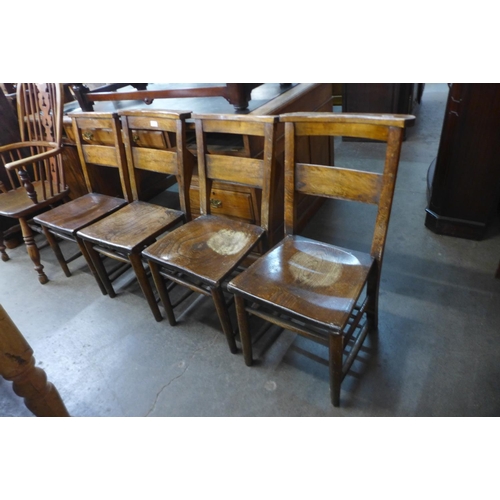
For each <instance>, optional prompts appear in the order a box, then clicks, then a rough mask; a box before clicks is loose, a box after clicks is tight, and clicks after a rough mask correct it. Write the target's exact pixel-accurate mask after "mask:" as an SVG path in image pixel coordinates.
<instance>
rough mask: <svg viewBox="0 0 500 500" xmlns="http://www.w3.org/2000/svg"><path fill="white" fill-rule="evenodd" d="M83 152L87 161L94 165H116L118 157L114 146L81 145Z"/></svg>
mask: <svg viewBox="0 0 500 500" xmlns="http://www.w3.org/2000/svg"><path fill="white" fill-rule="evenodd" d="M82 149H83V154H84V155H85V160H86V161H87V162H88V163H94V164H96V165H105V166H107V167H117V166H118V164H119V163H118V159H117V157H116V151H115V148H110V147H108V146H94V145H92V146H91V145H88V146H83V148H82Z"/></svg>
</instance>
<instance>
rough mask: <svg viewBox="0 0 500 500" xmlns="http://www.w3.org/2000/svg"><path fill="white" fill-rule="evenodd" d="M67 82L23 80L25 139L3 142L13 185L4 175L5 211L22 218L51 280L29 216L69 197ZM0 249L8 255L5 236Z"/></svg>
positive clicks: (1, 196)
mask: <svg viewBox="0 0 500 500" xmlns="http://www.w3.org/2000/svg"><path fill="white" fill-rule="evenodd" d="M61 95H62V86H61V85H60V84H55V83H19V84H18V85H17V97H16V101H17V114H18V120H19V130H20V137H21V142H16V143H13V144H7V145H4V146H0V161H1V162H2V164H3V166H4V167H5V169H6V172H7V175H8V178H9V182H10V186H8V187H7V186H5V184H3V183H2V182H1V181H0V216H3V217H8V218H13V219H17V220H18V221H19V224H20V227H21V231H22V234H23V239H24V242H25V243H26V247H27V250H28V255H29V256H30V258H31V260H32V261H33V264H34V267H35V270H36V272H37V273H38V280H39V281H40V283H42V284H45V283H47V281H48V278H47V275H46V274H45V272H44V271H43V265H42V264H41V262H40V252H39V249H38V247H37V245H36V242H35V239H34V233H33V230H32V228H31V227H30V225H29V223H28V222H29V220H30V219H31V217H33V216H34V215H36V214H38V213H40V212H42V211H44V210H47V209H48V208H50V207H51V206H53V205H55V204H57V203H61V202H62V200H64V199H65V198H66V197H67V194H68V187H67V185H66V181H65V178H64V170H63V165H62V159H61V151H62V148H61V140H62V117H63V107H62V99H61ZM0 254H1V256H2V260H4V261H7V260H8V255H7V253H6V252H5V245H4V243H3V236H2V234H0Z"/></svg>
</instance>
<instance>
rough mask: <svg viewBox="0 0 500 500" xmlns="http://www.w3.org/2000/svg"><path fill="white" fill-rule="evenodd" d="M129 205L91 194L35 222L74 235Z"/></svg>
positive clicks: (121, 201) (109, 197)
mask: <svg viewBox="0 0 500 500" xmlns="http://www.w3.org/2000/svg"><path fill="white" fill-rule="evenodd" d="M126 204H127V201H126V200H123V199H121V198H115V197H113V196H107V195H104V194H98V193H89V194H86V195H84V196H82V197H80V198H76V199H75V200H72V201H70V202H68V203H65V204H64V205H61V206H59V207H56V208H54V209H52V210H49V211H48V212H45V213H43V214H41V215H38V216H37V217H35V218H34V219H33V220H34V221H35V222H37V223H38V224H42V225H44V226H47V227H48V228H49V229H52V230H54V231H58V232H61V233H66V234H68V235H74V233H76V231H78V230H79V229H82V228H84V227H85V226H88V225H89V224H92V223H93V222H96V221H98V220H100V219H102V218H103V217H105V216H106V215H109V214H111V213H113V212H114V211H116V210H118V209H119V208H121V207H123V206H125V205H126Z"/></svg>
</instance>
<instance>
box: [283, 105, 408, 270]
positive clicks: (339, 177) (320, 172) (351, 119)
mask: <svg viewBox="0 0 500 500" xmlns="http://www.w3.org/2000/svg"><path fill="white" fill-rule="evenodd" d="M414 119H415V117H414V116H411V115H383V114H380V115H375V114H351V113H289V114H284V115H281V116H280V121H281V122H285V234H293V233H294V231H295V227H296V220H297V216H296V207H297V203H296V200H297V198H298V194H299V193H302V194H306V195H315V196H321V197H326V198H335V199H341V200H349V201H355V202H361V203H369V204H374V205H378V211H377V216H376V220H375V228H374V233H373V239H372V245H371V251H370V253H371V255H372V257H374V258H375V259H376V260H377V261H378V262H379V264H380V263H381V260H382V256H383V251H384V246H385V239H386V235H387V229H388V225H389V217H390V212H391V206H392V199H393V195H394V187H395V183H396V174H397V170H398V164H399V156H400V151H401V144H402V141H403V132H404V128H405V126H407V125H408V124H411V123H413V121H414ZM311 136H332V137H334V136H345V137H355V138H363V139H373V140H378V141H383V142H385V143H386V152H385V162H384V168H383V172H382V173H378V172H370V171H360V170H354V169H350V168H343V167H338V166H334V165H329V166H325V165H315V164H311V163H302V162H301V160H302V159H300V158H299V159H298V158H297V143H298V142H299V141H300V140H301V138H302V137H311ZM379 268H380V267H379Z"/></svg>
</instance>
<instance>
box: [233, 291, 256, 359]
mask: <svg viewBox="0 0 500 500" xmlns="http://www.w3.org/2000/svg"><path fill="white" fill-rule="evenodd" d="M234 305H235V307H236V317H237V318H238V329H239V332H240V340H241V348H242V349H243V358H244V359H245V364H246V365H247V366H252V364H253V353H252V340H251V338H250V332H249V331H248V316H247V312H246V311H245V299H244V298H243V297H241V296H240V295H235V296H234Z"/></svg>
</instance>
